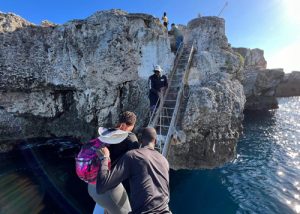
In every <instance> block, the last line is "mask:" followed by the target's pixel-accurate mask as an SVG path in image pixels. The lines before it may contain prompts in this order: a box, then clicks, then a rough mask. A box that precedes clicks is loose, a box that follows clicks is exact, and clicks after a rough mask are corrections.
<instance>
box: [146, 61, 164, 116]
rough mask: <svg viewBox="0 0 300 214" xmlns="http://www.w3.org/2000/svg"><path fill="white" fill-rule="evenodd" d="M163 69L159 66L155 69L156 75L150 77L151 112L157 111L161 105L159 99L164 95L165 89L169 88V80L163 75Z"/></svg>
mask: <svg viewBox="0 0 300 214" xmlns="http://www.w3.org/2000/svg"><path fill="white" fill-rule="evenodd" d="M161 73H162V69H161V67H160V66H159V65H156V66H155V67H154V74H153V75H151V76H150V77H149V80H148V83H149V88H150V91H149V100H150V110H151V112H153V111H155V110H156V108H157V107H158V105H159V99H160V98H161V96H162V95H163V93H164V91H165V89H166V88H167V87H168V80H167V77H166V76H165V75H162V74H161Z"/></svg>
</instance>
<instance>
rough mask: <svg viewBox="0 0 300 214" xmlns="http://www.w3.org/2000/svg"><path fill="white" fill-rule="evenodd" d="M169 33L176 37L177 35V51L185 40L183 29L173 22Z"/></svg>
mask: <svg viewBox="0 0 300 214" xmlns="http://www.w3.org/2000/svg"><path fill="white" fill-rule="evenodd" d="M169 34H171V35H174V37H175V40H176V51H177V50H178V48H179V46H180V44H181V43H182V42H183V33H182V32H181V30H179V29H178V27H177V26H176V25H175V24H174V23H172V24H171V30H170V32H169Z"/></svg>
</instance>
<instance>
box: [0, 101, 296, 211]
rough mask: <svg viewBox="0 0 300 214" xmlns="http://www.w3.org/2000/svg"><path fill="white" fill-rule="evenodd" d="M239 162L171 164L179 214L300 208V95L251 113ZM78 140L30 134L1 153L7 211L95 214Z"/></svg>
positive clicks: (1, 191)
mask: <svg viewBox="0 0 300 214" xmlns="http://www.w3.org/2000/svg"><path fill="white" fill-rule="evenodd" d="M244 127H245V128H244V134H243V136H242V137H241V139H240V142H239V143H238V147H237V157H236V159H235V160H234V161H232V162H231V163H228V164H226V165H225V166H222V167H220V168H217V169H213V170H194V171H188V170H179V171H171V174H170V187H171V201H170V206H171V208H172V211H173V213H174V214H200V213H201V214H206V213H207V214H208V213H209V214H214V213H218V214H219V213H222V214H223V213H225V214H231V213H238V214H239V213H262V214H268V213H278V214H289V213H300V98H288V99H280V107H279V109H278V110H275V111H268V112H264V113H257V112H255V113H247V114H246V115H245V121H244ZM79 146H80V145H79V144H78V142H76V141H74V140H73V139H68V138H66V139H37V140H35V141H32V140H31V141H30V142H28V141H25V140H24V141H23V142H22V144H21V146H20V147H18V148H17V150H14V151H13V152H11V153H8V154H0V213H1V214H4V213H5V214H7V213H18V214H19V213H72V214H73V213H91V211H92V209H93V206H94V204H93V202H92V201H91V199H90V198H89V196H88V194H87V191H86V185H85V184H84V183H83V182H82V181H80V180H79V179H78V178H77V177H76V175H75V173H74V158H73V157H74V154H75V153H77V152H78V149H79Z"/></svg>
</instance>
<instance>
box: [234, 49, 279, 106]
mask: <svg viewBox="0 0 300 214" xmlns="http://www.w3.org/2000/svg"><path fill="white" fill-rule="evenodd" d="M234 51H236V52H237V53H239V54H240V55H241V56H242V57H243V59H244V62H245V63H244V78H243V81H242V84H243V86H244V93H245V96H246V100H247V102H246V104H245V109H247V110H268V109H275V108H278V102H277V99H276V89H277V87H278V85H279V84H280V83H281V81H282V80H283V77H284V72H283V69H267V62H266V60H265V58H264V52H263V50H260V49H247V48H234Z"/></svg>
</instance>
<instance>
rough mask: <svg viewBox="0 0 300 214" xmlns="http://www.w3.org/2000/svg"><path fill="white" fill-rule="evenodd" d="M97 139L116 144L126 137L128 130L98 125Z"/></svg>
mask: <svg viewBox="0 0 300 214" xmlns="http://www.w3.org/2000/svg"><path fill="white" fill-rule="evenodd" d="M98 133H99V135H100V136H99V137H98V138H99V140H100V141H101V142H103V143H106V144H118V143H121V142H122V141H123V140H125V139H126V138H127V137H128V132H126V131H122V130H119V129H111V130H110V129H106V128H103V127H99V129H98Z"/></svg>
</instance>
